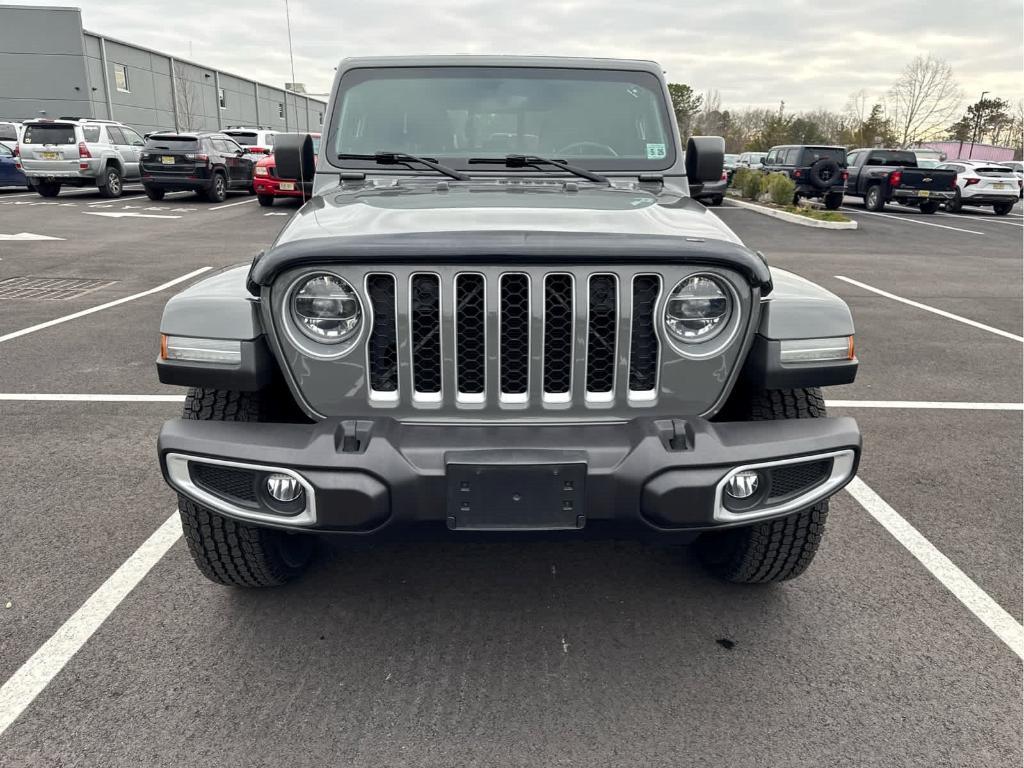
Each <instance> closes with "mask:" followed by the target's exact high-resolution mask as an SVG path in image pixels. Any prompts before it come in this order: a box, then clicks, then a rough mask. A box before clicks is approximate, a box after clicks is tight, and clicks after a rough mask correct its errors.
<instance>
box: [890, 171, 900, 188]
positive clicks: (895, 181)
mask: <svg viewBox="0 0 1024 768" xmlns="http://www.w3.org/2000/svg"><path fill="white" fill-rule="evenodd" d="M901 181H903V172H902V171H893V172H892V173H890V174H889V184H890V185H892V186H894V187H898V186H899V185H900V182H901Z"/></svg>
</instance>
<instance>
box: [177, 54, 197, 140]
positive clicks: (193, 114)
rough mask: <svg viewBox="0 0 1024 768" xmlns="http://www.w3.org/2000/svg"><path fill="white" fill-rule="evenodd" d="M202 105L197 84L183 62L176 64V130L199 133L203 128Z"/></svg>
mask: <svg viewBox="0 0 1024 768" xmlns="http://www.w3.org/2000/svg"><path fill="white" fill-rule="evenodd" d="M201 120H202V103H201V101H200V96H199V90H198V88H196V84H195V82H194V81H193V80H191V79H190V78H189V76H188V70H187V69H185V66H184V65H183V64H182V63H181V62H177V61H176V62H174V122H175V125H174V130H176V131H197V130H199V129H200V128H201V127H202V126H201V125H200V122H201Z"/></svg>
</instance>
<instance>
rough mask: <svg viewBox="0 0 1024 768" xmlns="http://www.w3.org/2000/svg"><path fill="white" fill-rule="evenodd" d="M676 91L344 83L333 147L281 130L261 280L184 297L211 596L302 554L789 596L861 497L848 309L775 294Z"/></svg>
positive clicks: (433, 67) (162, 443)
mask: <svg viewBox="0 0 1024 768" xmlns="http://www.w3.org/2000/svg"><path fill="white" fill-rule="evenodd" d="M670 104H671V102H670V99H669V94H668V90H667V87H666V83H665V80H664V78H663V76H662V70H661V67H659V66H658V65H657V64H655V63H653V62H644V61H612V60H605V59H564V58H525V57H510V58H506V57H486V56H471V57H465V56H460V57H418V58H404V57H403V58H373V59H368V58H366V59H348V60H345V61H343V62H342V63H341V65H340V66H339V67H338V69H337V75H336V77H335V81H334V86H333V95H332V97H331V101H330V105H329V108H328V116H327V122H326V125H325V127H324V131H323V141H322V143H321V145H320V149H319V152H318V155H317V156H316V157H314V155H313V151H312V141H311V140H310V138H309V137H308V136H302V135H287V136H279V137H278V141H277V142H276V146H275V155H276V162H277V167H278V170H279V172H280V173H281V174H282V175H283V176H284V177H286V178H295V179H299V180H300V182H301V181H305V180H309V179H312V190H311V191H312V199H311V200H310V201H309V202H307V203H306V204H305V205H304V206H303V207H302V208H301V209H299V210H298V212H297V213H296V214H295V215H294V216H293V217H292V219H291V220H290V221H289V222H288V223H287V225H285V227H284V228H283V229H282V231H281V233H280V235H278V237H277V240H276V241H275V242H274V243H273V245H272V246H270V247H269V248H268V249H267V250H266V251H264V252H262V253H260V254H259V255H258V256H256V258H255V259H254V260H253V261H252V263H251V264H248V265H241V266H237V267H233V268H228V269H225V270H223V271H221V272H219V273H217V274H215V275H213V276H211V277H209V278H206V279H204V280H202V281H200V282H198V283H196V284H194V285H192V286H190V287H189V288H187V289H186V290H184V291H183V292H181V293H180V294H178V295H176V296H175V297H173V298H172V299H171V300H170V301H169V302H168V303H167V306H166V309H165V310H164V314H163V319H162V322H161V329H160V330H161V334H162V335H161V352H160V357H159V359H158V361H157V368H158V371H159V376H160V380H161V381H162V382H164V383H169V384H176V385H182V386H186V387H189V390H188V395H187V398H186V402H185V407H184V413H183V414H182V418H180V419H174V420H172V421H168V422H167V423H166V424H164V426H163V428H162V430H161V432H160V437H159V445H158V452H159V460H160V466H161V469H162V471H163V475H164V478H165V479H166V481H167V482H168V484H169V485H170V486H171V487H172V488H173V489H174V490H175V491H176V492H177V494H178V497H179V508H180V511H181V519H182V524H183V526H184V530H185V534H186V538H187V541H188V545H189V549H190V551H191V553H192V556H193V557H194V559H195V562H196V564H197V565H198V567H199V569H200V570H201V571H202V572H203V573H204V574H205V575H206V576H207V577H209V578H210V579H212V580H213V581H215V582H218V583H221V584H229V585H238V586H270V585H276V584H281V583H283V582H286V581H288V580H289V579H290V578H293V577H294V576H296V575H297V574H299V573H300V572H301V571H302V570H303V569H304V568H305V566H306V565H307V563H308V562H309V560H310V558H311V556H312V555H313V552H314V549H315V547H314V541H315V538H316V535H321V534H328V533H331V534H337V535H342V536H348V537H350V538H353V539H354V538H364V539H365V538H366V537H370V536H373V537H384V536H389V535H392V534H394V535H399V534H400V535H402V536H409V535H417V536H418V535H436V536H441V537H469V536H484V537H492V536H505V537H508V536H512V537H513V538H515V537H520V536H523V535H525V534H537V533H538V532H539V533H541V534H543V535H545V536H547V535H552V536H561V537H568V538H573V537H583V536H591V535H593V536H615V537H618V536H629V537H653V538H656V539H658V540H660V541H663V542H666V543H670V544H684V543H692V544H693V545H694V546H695V548H696V552H697V554H698V556H699V557H700V559H701V560H702V561H703V562H704V563H705V564H706V565H707V567H708V568H709V569H710V570H711V572H712V573H714V574H715V575H717V576H719V577H721V578H723V579H726V580H729V581H734V582H746V583H755V582H770V581H780V580H783V579H788V578H792V577H794V576H796V575H798V574H800V573H801V572H803V570H804V569H805V568H806V567H807V566H808V564H809V563H810V562H811V560H812V558H813V557H814V554H815V551H816V550H817V547H818V544H819V542H820V540H821V537H822V533H823V530H824V526H825V520H826V516H827V510H828V499H829V497H831V496H832V495H833V494H835V493H836V492H837V491H838V490H839V489H840V488H842V487H843V486H844V485H845V484H846V483H847V482H849V481H850V479H851V478H852V477H853V476H854V473H855V472H856V469H857V463H858V460H859V456H860V450H861V448H860V446H861V439H860V432H859V430H858V427H857V424H856V422H855V421H854V420H853V419H851V418H848V417H827V416H826V413H825V404H824V400H823V399H822V395H821V390H820V387H822V386H825V385H835V384H845V383H848V382H851V381H853V379H854V375H855V373H856V370H857V360H856V357H855V356H854V350H853V333H854V328H853V321H852V318H851V316H850V311H849V309H848V308H847V306H846V304H845V303H844V302H843V301H841V300H840V299H839V298H837V297H836V296H834V295H833V294H831V293H829V292H828V291H826V290H824V289H823V288H820V287H819V286H817V285H815V284H813V283H811V282H808V281H807V280H804V279H802V278H800V277H798V276H796V275H793V274H790V273H787V272H784V271H782V270H778V269H770V268H769V266H768V264H767V263H766V261H765V259H764V258H763V257H762V256H761V254H759V253H757V252H755V251H753V250H750V249H749V248H747V247H745V246H744V245H743V244H742V243H741V242H740V240H739V238H737V236H736V235H735V234H733V232H732V231H730V230H729V228H728V227H726V226H725V225H724V224H723V223H722V222H721V221H720V220H719V219H718V218H716V217H715V215H714V214H712V213H710V212H709V211H707V210H705V209H704V207H703V206H701V205H700V204H698V203H696V202H695V201H694V200H693V199H692V198H691V197H690V196H689V193H688V183H691V182H692V183H700V182H708V181H715V180H717V179H718V178H719V177H720V175H721V173H722V158H723V151H724V143H723V141H722V140H721V139H720V138H718V137H693V138H690V139H689V141H688V143H687V148H686V152H685V160H684V159H683V157H684V156H683V152H682V144H681V141H680V136H679V131H678V128H677V126H676V123H675V121H674V119H673V113H672V109H671V106H670Z"/></svg>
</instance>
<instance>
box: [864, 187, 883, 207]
mask: <svg viewBox="0 0 1024 768" xmlns="http://www.w3.org/2000/svg"><path fill="white" fill-rule="evenodd" d="M864 207H865V208H867V209H868V210H869V211H881V210H882V209H883V208H885V197H884V196H883V195H882V186H881V185H880V184H875V185H874V186H871V187H868V191H867V194H866V195H865V196H864Z"/></svg>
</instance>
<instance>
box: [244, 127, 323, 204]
mask: <svg viewBox="0 0 1024 768" xmlns="http://www.w3.org/2000/svg"><path fill="white" fill-rule="evenodd" d="M309 135H310V137H311V138H312V139H313V153H314V155H315V154H316V153H317V152H319V151H320V134H319V133H311V134H309ZM255 174H256V175H255V177H254V178H253V186H254V187H255V189H256V199H258V200H259V201H260V205H263V206H271V205H273V204H274V200H276V199H277V198H279V197H301V198H303V199H307V198H308V197H309V192H310V189H311V188H312V184H313V180H312V179H307V180H305V181H306V182H307V183H308V184H307V183H304V182H303V180H300V179H282V178H280V177H279V176H278V175H277V162H276V160H275V159H274V155H272V154H270V155H267V156H266V157H263V158H260V160H259V162H257V163H256V171H255Z"/></svg>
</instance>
